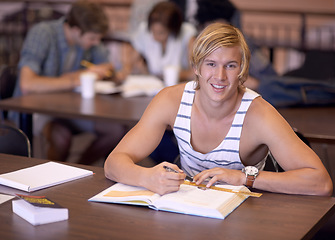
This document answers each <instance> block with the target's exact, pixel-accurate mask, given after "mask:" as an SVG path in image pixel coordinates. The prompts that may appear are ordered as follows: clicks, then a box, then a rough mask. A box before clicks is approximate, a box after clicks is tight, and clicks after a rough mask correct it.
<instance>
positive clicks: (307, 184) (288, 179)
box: [249, 98, 333, 196]
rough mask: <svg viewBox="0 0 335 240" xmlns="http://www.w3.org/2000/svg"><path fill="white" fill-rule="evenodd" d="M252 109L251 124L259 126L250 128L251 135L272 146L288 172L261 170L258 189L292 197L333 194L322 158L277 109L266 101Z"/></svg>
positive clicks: (260, 102) (271, 150) (278, 159)
mask: <svg viewBox="0 0 335 240" xmlns="http://www.w3.org/2000/svg"><path fill="white" fill-rule="evenodd" d="M251 107H253V108H254V110H255V111H252V112H251V113H252V115H251V116H250V119H249V120H250V121H249V123H250V124H253V125H254V126H256V127H254V128H249V129H252V131H251V134H255V135H254V136H256V138H258V139H259V141H261V142H260V144H265V145H267V146H268V147H269V150H270V152H271V153H272V155H273V156H274V158H275V159H276V161H277V162H278V163H279V165H280V166H281V167H282V168H283V169H284V170H285V172H283V173H274V172H265V171H261V173H260V174H259V176H258V177H257V178H256V181H255V183H254V187H256V188H259V189H263V190H267V191H272V192H283V193H291V194H308V195H328V196H329V195H331V194H332V192H333V184H332V181H331V178H330V176H329V174H328V172H327V170H326V168H325V167H324V165H323V164H322V162H321V160H320V158H319V157H318V156H317V155H316V153H315V152H314V151H313V150H312V149H311V148H309V147H308V146H307V145H306V144H305V143H304V142H303V141H302V140H301V139H300V138H299V137H298V136H297V135H296V134H295V133H294V131H293V129H292V127H291V126H290V125H289V124H288V123H287V122H286V120H285V119H284V118H283V117H282V116H281V115H280V114H279V113H278V112H277V110H276V109H274V108H273V107H272V106H271V105H270V104H268V103H267V102H266V101H265V100H263V99H262V98H260V99H257V101H255V106H251ZM257 115H258V117H257ZM256 122H257V123H256ZM256 131H257V132H258V134H256Z"/></svg>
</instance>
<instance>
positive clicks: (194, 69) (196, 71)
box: [192, 66, 200, 76]
mask: <svg viewBox="0 0 335 240" xmlns="http://www.w3.org/2000/svg"><path fill="white" fill-rule="evenodd" d="M192 69H193V72H194V74H195V75H196V76H199V75H200V73H199V71H198V69H197V68H196V67H194V66H192Z"/></svg>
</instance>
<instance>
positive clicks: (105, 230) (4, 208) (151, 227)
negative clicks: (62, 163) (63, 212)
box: [0, 154, 335, 240]
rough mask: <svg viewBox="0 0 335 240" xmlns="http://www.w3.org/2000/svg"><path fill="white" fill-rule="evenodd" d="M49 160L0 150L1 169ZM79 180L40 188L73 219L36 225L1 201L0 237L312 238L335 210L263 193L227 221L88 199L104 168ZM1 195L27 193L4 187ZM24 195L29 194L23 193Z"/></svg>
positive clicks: (103, 184)
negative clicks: (2, 152)
mask: <svg viewBox="0 0 335 240" xmlns="http://www.w3.org/2000/svg"><path fill="white" fill-rule="evenodd" d="M43 162H45V161H44V160H40V159H27V158H24V157H17V156H11V155H4V154H0V173H5V172H9V171H14V170H18V169H21V168H24V167H30V166H33V165H36V164H39V163H43ZM71 165H74V166H79V167H82V168H86V169H90V170H93V171H94V172H95V174H94V175H93V176H89V177H86V178H83V179H80V180H76V181H72V182H69V183H65V184H61V185H58V186H54V187H50V188H47V189H44V190H40V191H37V192H34V193H31V194H32V195H45V196H47V197H49V198H50V199H52V200H54V201H56V202H57V203H59V204H61V205H62V206H64V207H67V208H68V209H69V220H67V221H63V222H58V223H51V224H47V225H41V226H37V227H33V226H32V225H30V224H29V223H28V222H26V221H25V220H23V219H21V218H20V217H19V216H17V215H16V214H14V213H12V208H11V201H8V202H6V203H4V204H1V205H0V219H1V224H0V238H1V239H50V238H53V239H146V240H150V239H154V240H157V239H168V240H171V239H192V240H197V239H201V240H204V239H249V240H251V239H272V240H274V239H280V240H282V239H285V240H287V239H310V238H311V237H312V236H313V235H314V234H315V233H316V231H317V230H318V229H319V228H320V227H321V226H322V225H323V224H324V223H325V222H326V220H327V219H328V218H329V217H330V216H331V215H332V214H333V213H334V212H335V199H334V198H330V197H315V196H296V195H285V194H273V193H264V194H263V196H262V197H260V198H248V199H247V200H246V201H245V202H244V203H242V205H240V206H239V207H238V208H237V209H236V210H235V211H233V212H232V213H231V214H230V215H229V216H228V217H227V218H226V219H225V220H218V219H211V218H203V217H196V216H189V215H183V214H175V213H169V212H161V211H155V210H152V209H149V208H147V207H139V206H128V205H118V204H106V203H93V202H88V201H87V199H89V198H90V197H92V196H94V195H95V194H97V193H99V192H100V191H102V190H104V189H106V188H107V187H109V186H111V185H112V184H113V182H112V181H110V180H108V179H106V178H105V177H104V173H103V168H100V167H92V166H84V165H77V164H71ZM0 192H2V193H11V194H14V193H25V192H22V191H19V190H15V189H12V188H8V187H5V186H1V185H0ZM25 194H26V193H25Z"/></svg>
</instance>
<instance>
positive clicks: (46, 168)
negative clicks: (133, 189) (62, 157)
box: [0, 162, 93, 192]
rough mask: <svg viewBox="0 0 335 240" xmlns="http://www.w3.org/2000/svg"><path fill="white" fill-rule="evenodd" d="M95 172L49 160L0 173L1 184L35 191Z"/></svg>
mask: <svg viewBox="0 0 335 240" xmlns="http://www.w3.org/2000/svg"><path fill="white" fill-rule="evenodd" d="M92 174H93V172H92V171H89V170H86V169H82V168H78V167H73V166H69V165H65V164H62V163H56V162H47V163H43V164H39V165H36V166H33V167H29V168H24V169H20V170H17V171H14V172H9V173H4V174H1V175H0V184H1V185H5V186H8V187H12V188H16V189H20V190H23V191H26V192H33V191H36V190H40V189H43V188H47V187H51V186H54V185H57V184H61V183H65V182H69V181H72V180H76V179H79V178H82V177H86V176H89V175H92Z"/></svg>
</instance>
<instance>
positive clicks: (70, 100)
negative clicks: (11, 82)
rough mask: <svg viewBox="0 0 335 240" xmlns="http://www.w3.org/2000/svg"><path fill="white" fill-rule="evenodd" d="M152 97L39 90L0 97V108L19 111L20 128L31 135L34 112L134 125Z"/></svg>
mask: <svg viewBox="0 0 335 240" xmlns="http://www.w3.org/2000/svg"><path fill="white" fill-rule="evenodd" d="M151 99H152V97H144V96H142V97H131V98H123V97H122V96H121V95H120V94H114V95H101V94H97V95H96V96H95V98H93V99H83V98H82V97H81V95H80V93H76V92H56V93H42V94H41V93H40V94H29V95H25V96H21V97H16V98H10V99H5V100H1V101H0V109H3V110H11V111H16V112H19V113H21V117H24V118H23V119H21V121H20V128H21V129H22V130H24V132H25V133H26V134H27V135H28V136H29V138H30V139H32V120H31V114H33V113H41V114H48V115H50V116H54V117H61V118H80V119H88V120H94V121H105V120H108V121H116V122H120V123H123V124H127V125H129V126H133V125H135V124H136V123H137V122H138V120H139V119H140V118H141V116H142V114H143V112H144V110H145V108H146V107H147V106H148V104H149V103H150V101H151ZM22 113H24V114H28V116H27V115H24V114H23V115H22Z"/></svg>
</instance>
